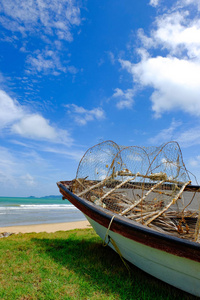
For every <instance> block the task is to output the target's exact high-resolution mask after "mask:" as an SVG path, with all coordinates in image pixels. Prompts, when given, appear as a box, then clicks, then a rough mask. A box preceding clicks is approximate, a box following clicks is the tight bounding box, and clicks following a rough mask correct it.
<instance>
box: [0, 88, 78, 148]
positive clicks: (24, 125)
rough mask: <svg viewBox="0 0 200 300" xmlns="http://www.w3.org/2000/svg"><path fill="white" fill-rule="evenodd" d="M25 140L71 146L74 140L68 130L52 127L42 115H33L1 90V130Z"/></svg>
mask: <svg viewBox="0 0 200 300" xmlns="http://www.w3.org/2000/svg"><path fill="white" fill-rule="evenodd" d="M5 128H7V130H9V132H10V133H12V134H15V135H16V134H17V135H20V136H22V137H25V138H29V139H34V140H43V141H49V142H53V143H64V144H71V143H72V138H71V137H70V136H69V133H68V132H67V131H66V130H62V129H59V128H56V127H54V126H52V125H51V124H50V122H49V120H47V119H45V118H44V117H43V116H41V115H40V114H37V113H36V114H33V113H30V112H29V111H28V109H26V107H24V106H21V105H20V104H19V103H18V102H17V100H13V99H12V98H11V97H10V96H9V95H8V94H7V93H6V92H4V91H2V90H0V129H1V130H3V129H5Z"/></svg>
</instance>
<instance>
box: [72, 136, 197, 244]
mask: <svg viewBox="0 0 200 300" xmlns="http://www.w3.org/2000/svg"><path fill="white" fill-rule="evenodd" d="M191 176H192V175H191V174H189V172H188V171H187V169H186V167H185V165H184V162H183V159H182V153H181V150H180V147H179V145H178V143H177V142H169V143H166V144H164V145H162V146H160V147H138V146H130V147H124V146H119V145H117V144H116V143H114V142H112V141H106V142H102V143H100V144H98V145H96V146H94V147H92V148H90V149H88V150H87V152H86V153H85V155H84V156H83V158H82V159H81V161H80V163H79V166H78V169H77V174H76V178H75V180H73V183H72V191H73V192H74V193H75V194H77V195H78V196H79V197H82V198H84V199H86V200H88V201H90V202H93V203H94V204H95V205H98V206H101V207H103V208H105V209H108V210H109V211H112V212H113V213H116V214H118V215H121V216H124V217H126V218H128V219H130V220H133V221H135V222H138V223H141V224H143V225H145V226H148V227H151V228H152V229H155V230H156V231H159V232H164V233H168V234H171V235H174V236H178V237H181V238H186V239H190V240H194V241H198V237H199V223H200V222H199V205H198V195H199V193H198V192H199V189H198V187H196V186H192V185H191V178H190V177H191Z"/></svg>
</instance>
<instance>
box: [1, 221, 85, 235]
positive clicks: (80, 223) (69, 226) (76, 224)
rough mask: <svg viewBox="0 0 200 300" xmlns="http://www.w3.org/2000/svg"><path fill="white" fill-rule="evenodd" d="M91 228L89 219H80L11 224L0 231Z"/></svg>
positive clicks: (16, 231)
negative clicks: (64, 221) (47, 222)
mask: <svg viewBox="0 0 200 300" xmlns="http://www.w3.org/2000/svg"><path fill="white" fill-rule="evenodd" d="M81 228H91V225H90V223H89V222H88V221H78V222H69V223H53V224H37V225H23V226H9V227H0V233H3V232H10V233H30V232H36V233H38V232H48V233H50V232H56V231H60V230H62V231H67V230H71V229H81Z"/></svg>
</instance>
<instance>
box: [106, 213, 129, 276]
mask: <svg viewBox="0 0 200 300" xmlns="http://www.w3.org/2000/svg"><path fill="white" fill-rule="evenodd" d="M114 218H115V216H112V219H111V220H110V223H109V225H108V228H107V231H106V235H105V238H104V240H103V247H106V246H108V244H109V243H110V241H111V243H112V244H113V246H114V248H115V250H116V252H117V253H118V254H119V257H120V258H121V260H122V262H123V264H124V265H125V267H126V269H127V270H128V273H129V276H130V275H131V273H130V267H129V265H128V264H127V263H126V261H125V260H124V258H123V256H122V254H121V251H120V250H119V248H118V246H117V244H116V242H115V241H114V240H113V238H111V237H110V236H109V235H108V233H109V230H110V227H111V225H112V222H113V220H114ZM107 237H108V242H107V243H105V241H106V238H107Z"/></svg>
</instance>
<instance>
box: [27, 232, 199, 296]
mask: <svg viewBox="0 0 200 300" xmlns="http://www.w3.org/2000/svg"><path fill="white" fill-rule="evenodd" d="M88 232H89V235H86V236H85V235H83V234H82V235H81V231H75V232H74V231H73V232H71V233H70V234H69V232H66V238H65V237H63V235H62V237H60V238H58V234H57V236H56V238H49V239H48V238H33V239H32V241H34V243H35V245H36V247H37V248H38V251H39V253H40V255H42V256H44V257H45V256H49V257H50V258H51V260H53V261H54V263H55V264H56V265H58V267H57V268H55V269H54V272H55V274H54V276H55V278H56V279H57V280H58V281H61V282H62V284H63V285H66V288H67V290H68V292H70V288H72V289H73V290H76V293H77V294H76V297H77V298H78V299H104V297H105V299H106V298H107V299H128V300H130V299H150V300H151V299H154V300H156V299H157V300H160V299H163V300H167V299H169V300H171V299H181V300H196V299H198V298H197V297H194V296H192V295H190V294H187V293H185V292H182V291H180V290H179V289H176V288H174V287H171V286H169V285H168V284H166V283H164V282H162V281H160V280H158V279H156V278H154V277H152V276H150V275H148V274H147V273H145V272H143V271H141V270H140V269H138V268H137V267H135V266H134V265H132V264H130V263H128V265H129V266H130V272H128V270H127V269H126V267H125V265H124V263H123V262H122V260H121V259H120V257H119V255H118V254H117V253H115V252H114V251H113V250H112V249H110V247H103V246H102V241H101V240H100V238H99V237H97V236H96V235H95V234H94V233H93V232H92V231H91V230H89V231H88ZM44 261H45V260H44ZM45 267H46V268H48V266H44V268H45ZM95 295H96V297H95Z"/></svg>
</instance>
